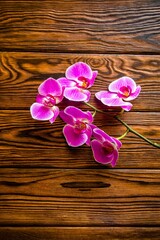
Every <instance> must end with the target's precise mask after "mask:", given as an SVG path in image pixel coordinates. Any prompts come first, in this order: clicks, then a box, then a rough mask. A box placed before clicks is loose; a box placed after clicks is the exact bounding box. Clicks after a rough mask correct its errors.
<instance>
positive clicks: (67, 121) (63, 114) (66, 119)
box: [60, 110, 74, 125]
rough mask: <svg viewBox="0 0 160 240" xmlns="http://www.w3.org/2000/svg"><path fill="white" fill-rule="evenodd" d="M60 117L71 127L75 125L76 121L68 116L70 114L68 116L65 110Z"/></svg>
mask: <svg viewBox="0 0 160 240" xmlns="http://www.w3.org/2000/svg"><path fill="white" fill-rule="evenodd" d="M60 117H61V119H62V120H63V121H64V122H66V123H68V124H70V125H74V119H73V117H72V116H70V115H68V114H66V113H65V111H64V110H63V111H60Z"/></svg>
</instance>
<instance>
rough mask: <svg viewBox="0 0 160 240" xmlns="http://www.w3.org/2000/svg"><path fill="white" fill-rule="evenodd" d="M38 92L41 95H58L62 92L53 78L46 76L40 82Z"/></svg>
mask: <svg viewBox="0 0 160 240" xmlns="http://www.w3.org/2000/svg"><path fill="white" fill-rule="evenodd" d="M38 92H39V94H40V95H43V96H47V95H49V94H50V95H52V96H60V95H61V94H62V87H61V85H60V84H59V83H58V81H56V80H55V79H53V78H48V79H47V80H45V81H44V82H43V83H41V85H40V86H39V88H38Z"/></svg>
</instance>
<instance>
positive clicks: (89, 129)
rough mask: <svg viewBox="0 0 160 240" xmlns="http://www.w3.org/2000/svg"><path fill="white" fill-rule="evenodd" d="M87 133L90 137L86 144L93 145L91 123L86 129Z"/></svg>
mask: <svg viewBox="0 0 160 240" xmlns="http://www.w3.org/2000/svg"><path fill="white" fill-rule="evenodd" d="M85 134H86V135H87V137H88V139H87V141H86V144H87V145H88V146H90V145H91V136H92V129H91V127H90V126H89V125H88V126H87V129H86V132H85Z"/></svg>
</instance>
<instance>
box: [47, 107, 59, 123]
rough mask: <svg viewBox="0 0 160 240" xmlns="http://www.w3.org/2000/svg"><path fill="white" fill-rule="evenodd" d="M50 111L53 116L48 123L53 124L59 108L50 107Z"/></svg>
mask: <svg viewBox="0 0 160 240" xmlns="http://www.w3.org/2000/svg"><path fill="white" fill-rule="evenodd" d="M52 111H53V112H54V116H53V117H52V118H51V119H49V121H50V123H53V122H54V121H55V120H56V118H57V117H58V115H59V108H58V107H57V106H54V107H52Z"/></svg>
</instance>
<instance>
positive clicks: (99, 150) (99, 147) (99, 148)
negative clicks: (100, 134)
mask: <svg viewBox="0 0 160 240" xmlns="http://www.w3.org/2000/svg"><path fill="white" fill-rule="evenodd" d="M91 148H92V152H93V156H94V159H95V161H96V162H99V163H101V164H108V163H111V161H112V158H113V157H112V155H111V154H109V155H108V154H106V152H105V150H104V149H103V144H102V143H101V142H99V141H97V140H96V139H94V140H92V141H91Z"/></svg>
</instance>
